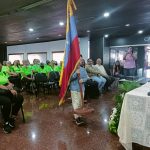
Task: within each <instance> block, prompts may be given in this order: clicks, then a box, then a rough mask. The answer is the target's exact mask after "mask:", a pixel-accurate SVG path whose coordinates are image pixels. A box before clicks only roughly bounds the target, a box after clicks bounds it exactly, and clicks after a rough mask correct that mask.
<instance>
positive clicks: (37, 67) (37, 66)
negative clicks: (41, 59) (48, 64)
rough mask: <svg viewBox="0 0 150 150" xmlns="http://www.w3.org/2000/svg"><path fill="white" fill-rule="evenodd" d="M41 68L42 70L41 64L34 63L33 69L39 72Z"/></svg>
mask: <svg viewBox="0 0 150 150" xmlns="http://www.w3.org/2000/svg"><path fill="white" fill-rule="evenodd" d="M39 70H40V66H39V65H33V66H32V71H34V72H39Z"/></svg>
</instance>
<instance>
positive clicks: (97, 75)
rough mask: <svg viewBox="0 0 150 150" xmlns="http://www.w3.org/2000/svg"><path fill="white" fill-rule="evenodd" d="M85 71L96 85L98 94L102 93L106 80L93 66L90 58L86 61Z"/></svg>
mask: <svg viewBox="0 0 150 150" xmlns="http://www.w3.org/2000/svg"><path fill="white" fill-rule="evenodd" d="M86 71H87V73H88V76H89V77H90V78H91V79H92V80H94V81H96V82H97V83H98V88H99V92H100V93H102V88H103V87H104V85H105V83H106V79H105V78H104V77H102V75H101V72H100V71H99V70H98V69H97V68H96V67H95V66H94V65H93V60H92V59H90V58H89V59H88V60H87V65H86Z"/></svg>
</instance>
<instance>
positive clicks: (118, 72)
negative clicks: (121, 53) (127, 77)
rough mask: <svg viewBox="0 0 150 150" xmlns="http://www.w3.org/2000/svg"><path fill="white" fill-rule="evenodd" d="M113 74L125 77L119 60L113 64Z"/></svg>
mask: <svg viewBox="0 0 150 150" xmlns="http://www.w3.org/2000/svg"><path fill="white" fill-rule="evenodd" d="M113 76H114V77H117V78H122V77H123V75H122V74H121V65H120V62H119V60H117V61H116V62H115V63H114V65H113Z"/></svg>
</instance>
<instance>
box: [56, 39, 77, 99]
mask: <svg viewBox="0 0 150 150" xmlns="http://www.w3.org/2000/svg"><path fill="white" fill-rule="evenodd" d="M79 59H80V48H79V41H78V37H77V36H76V37H75V38H74V40H73V41H72V44H71V46H70V53H69V56H68V63H67V65H66V66H65V68H64V71H63V77H62V85H61V90H60V94H59V96H60V98H61V100H62V99H63V98H64V96H65V94H66V91H67V88H68V85H69V82H70V77H71V75H72V73H73V71H74V69H75V66H76V64H77V62H78V61H79Z"/></svg>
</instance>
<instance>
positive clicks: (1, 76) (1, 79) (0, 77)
mask: <svg viewBox="0 0 150 150" xmlns="http://www.w3.org/2000/svg"><path fill="white" fill-rule="evenodd" d="M8 82H9V81H8V76H6V75H5V73H4V72H2V71H1V72H0V85H4V84H7V83H8Z"/></svg>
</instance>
